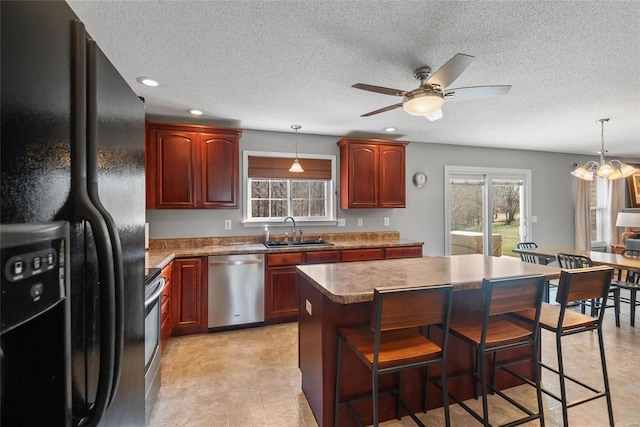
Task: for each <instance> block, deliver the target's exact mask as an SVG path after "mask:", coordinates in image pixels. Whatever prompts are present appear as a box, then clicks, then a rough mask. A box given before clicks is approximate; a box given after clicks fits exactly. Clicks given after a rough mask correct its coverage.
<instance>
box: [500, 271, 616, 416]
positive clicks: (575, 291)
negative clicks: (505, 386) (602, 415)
mask: <svg viewBox="0 0 640 427" xmlns="http://www.w3.org/2000/svg"><path fill="white" fill-rule="evenodd" d="M612 276H613V269H612V268H611V267H609V266H598V267H588V268H582V269H576V270H562V273H561V274H560V285H559V288H558V296H557V302H558V303H559V304H560V305H551V304H546V303H544V304H543V305H542V309H541V314H540V322H539V327H541V328H544V329H546V330H548V331H550V332H553V333H554V334H555V336H556V348H557V354H558V369H555V368H553V367H551V366H549V365H547V364H545V363H543V362H542V361H540V362H539V364H540V366H541V367H543V368H546V369H548V370H550V371H552V372H555V373H556V374H558V376H559V379H560V396H558V395H556V394H555V393H553V392H551V391H549V390H546V389H544V388H543V389H542V391H543V392H544V393H546V394H548V395H549V396H551V397H553V398H554V399H556V400H559V401H560V402H561V403H562V418H563V420H564V426H568V425H569V420H568V416H567V409H568V408H571V407H573V406H576V405H580V404H582V403H586V402H590V401H592V400H594V399H598V398H600V397H604V398H605V399H606V400H607V410H608V411H609V424H610V425H612V426H613V409H612V406H611V393H610V391H609V377H608V376H607V364H606V361H605V355H604V342H603V340H602V319H603V318H604V311H605V308H606V306H605V305H604V304H603V306H602V309H601V310H599V313H598V314H597V315H596V317H593V316H590V315H588V314H582V313H578V312H576V311H572V310H567V306H568V305H569V304H570V303H572V302H575V301H582V300H590V299H600V298H604V299H606V298H607V295H608V294H609V286H610V283H611V277H612ZM512 315H513V316H515V317H516V318H518V319H520V320H524V321H527V322H531V323H532V324H533V325H534V326H535V323H536V316H537V314H536V313H535V312H534V311H533V310H527V311H523V312H518V313H513V314H512ZM594 315H595V313H594ZM590 331H597V333H598V343H599V346H600V363H601V364H602V376H603V380H604V389H605V391H599V390H598V389H596V388H594V387H592V386H590V385H587V384H586V383H584V382H582V381H580V380H578V379H576V378H573V377H570V376H569V375H567V374H566V373H565V371H564V365H563V361H562V338H563V337H565V336H567V335H573V334H578V333H581V332H590ZM582 351H584V349H583V348H581V349H578V351H577V353H580V352H582ZM565 380H570V381H572V382H573V383H575V384H578V385H580V386H582V387H584V388H586V389H588V390H590V391H592V392H593V394H592V395H591V396H588V397H585V398H582V399H578V400H575V401H572V402H568V401H567V392H566V387H565Z"/></svg>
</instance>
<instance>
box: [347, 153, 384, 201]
mask: <svg viewBox="0 0 640 427" xmlns="http://www.w3.org/2000/svg"><path fill="white" fill-rule="evenodd" d="M348 167H349V177H348V179H349V207H350V208H376V207H378V193H379V189H378V167H379V166H378V147H377V146H376V145H373V144H350V145H349V166H348Z"/></svg>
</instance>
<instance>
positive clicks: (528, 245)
mask: <svg viewBox="0 0 640 427" xmlns="http://www.w3.org/2000/svg"><path fill="white" fill-rule="evenodd" d="M537 247H538V245H537V244H536V243H534V242H519V243H517V244H516V248H518V249H535V248H537ZM520 260H521V261H522V262H528V263H531V264H543V265H546V264H547V263H548V260H547V259H546V258H544V257H538V256H535V255H530V254H520ZM557 287H558V281H557V280H547V281H546V283H545V287H544V296H543V301H544V302H549V300H550V299H551V296H550V293H551V289H554V288H557Z"/></svg>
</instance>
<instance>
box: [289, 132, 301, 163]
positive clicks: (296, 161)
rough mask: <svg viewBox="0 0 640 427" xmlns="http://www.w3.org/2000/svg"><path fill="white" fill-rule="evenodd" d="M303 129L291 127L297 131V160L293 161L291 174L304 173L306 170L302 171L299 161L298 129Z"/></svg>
mask: <svg viewBox="0 0 640 427" xmlns="http://www.w3.org/2000/svg"><path fill="white" fill-rule="evenodd" d="M301 127H302V126H300V125H291V129H293V130H295V131H296V158H295V159H294V160H293V164H292V165H291V167H290V168H289V172H304V169H302V166H301V165H300V162H299V161H298V129H300V128H301Z"/></svg>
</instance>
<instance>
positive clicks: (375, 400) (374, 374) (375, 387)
mask: <svg viewBox="0 0 640 427" xmlns="http://www.w3.org/2000/svg"><path fill="white" fill-rule="evenodd" d="M371 387H372V389H371V390H372V394H373V427H378V372H376V370H375V369H373V370H372V371H371Z"/></svg>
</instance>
